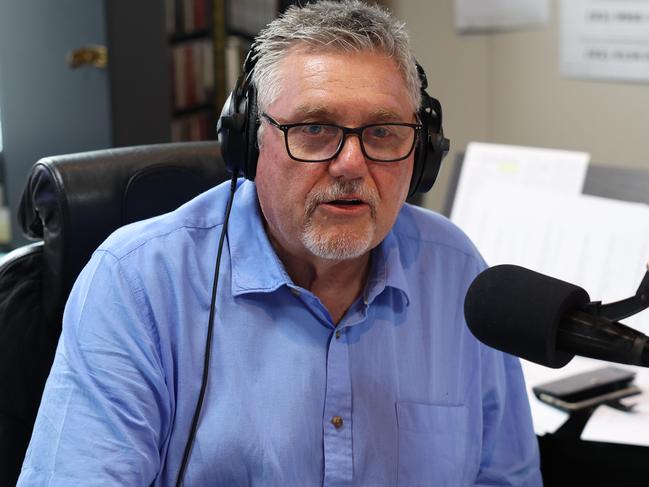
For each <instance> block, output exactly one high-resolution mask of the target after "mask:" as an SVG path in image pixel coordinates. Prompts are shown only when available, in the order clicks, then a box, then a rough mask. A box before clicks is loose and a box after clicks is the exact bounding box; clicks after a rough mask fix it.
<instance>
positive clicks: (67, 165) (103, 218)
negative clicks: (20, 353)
mask: <svg viewBox="0 0 649 487" xmlns="http://www.w3.org/2000/svg"><path fill="white" fill-rule="evenodd" d="M228 178H229V175H228V173H227V171H226V169H225V165H224V164H223V161H222V159H221V152H220V150H219V146H218V143H216V142H189V143H175V144H157V145H147V146H137V147H124V148H116V149H105V150H98V151H92V152H83V153H77V154H67V155H61V156H53V157H46V158H43V159H41V160H40V161H38V162H37V163H36V164H35V165H34V166H33V167H32V169H31V171H30V173H29V175H28V179H27V183H26V185H25V188H24V190H23V194H22V197H21V201H20V206H19V209H18V221H19V223H20V225H21V227H22V229H23V231H24V232H25V234H26V235H27V236H28V237H30V238H35V239H43V241H44V269H43V282H44V286H46V287H45V288H44V293H46V294H49V295H50V296H47V299H48V301H50V305H49V306H47V305H46V307H49V308H51V309H50V311H51V312H62V310H63V306H64V304H65V300H66V299H67V296H68V294H69V292H70V289H71V287H72V284H73V283H74V281H75V279H76V277H77V275H78V274H79V272H80V271H81V269H82V268H83V266H84V265H85V264H86V263H87V262H88V260H89V259H90V256H91V254H92V252H93V251H94V250H95V249H96V248H97V247H98V246H99V244H100V243H101V242H102V241H103V240H105V239H106V237H108V235H110V234H111V233H112V232H113V231H114V230H116V229H117V228H119V227H121V226H123V225H125V224H127V223H131V222H134V221H137V220H142V219H144V218H149V217H152V216H156V215H160V214H162V213H166V212H168V211H172V210H174V209H176V208H177V207H178V206H180V205H181V204H183V203H185V202H186V201H188V200H190V199H191V198H193V197H194V196H196V195H198V194H199V193H201V192H203V191H206V190H207V189H209V188H211V187H212V186H215V185H216V184H218V183H220V182H222V181H224V180H226V179H228ZM46 311H47V310H46Z"/></svg>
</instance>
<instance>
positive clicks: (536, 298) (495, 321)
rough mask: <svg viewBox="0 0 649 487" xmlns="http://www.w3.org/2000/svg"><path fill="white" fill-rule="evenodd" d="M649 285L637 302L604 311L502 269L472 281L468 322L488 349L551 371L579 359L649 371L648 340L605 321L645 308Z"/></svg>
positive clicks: (557, 285)
mask: <svg viewBox="0 0 649 487" xmlns="http://www.w3.org/2000/svg"><path fill="white" fill-rule="evenodd" d="M648 275H649V274H648ZM647 285H649V278H648V277H645V279H644V280H643V283H642V284H641V286H640V288H639V290H638V294H637V295H636V297H632V298H629V299H627V300H624V301H620V302H618V303H612V304H609V305H604V306H602V305H601V303H599V302H595V303H591V302H590V297H589V296H588V293H587V292H586V291H585V290H584V289H582V288H581V287H579V286H575V285H574V284H570V283H568V282H564V281H561V280H559V279H555V278H553V277H549V276H546V275H543V274H539V273H538V272H534V271H531V270H529V269H525V268H524V267H519V266H515V265H508V264H507V265H499V266H494V267H491V268H489V269H486V270H485V271H483V272H482V273H480V274H479V275H478V276H477V277H476V278H475V279H474V281H473V283H472V284H471V286H470V287H469V290H468V292H467V294H466V298H465V300H464V316H465V318H466V322H467V324H468V325H469V329H470V330H471V332H472V333H473V335H475V337H476V338H477V339H478V340H480V341H481V342H483V343H484V344H486V345H489V346H490V347H493V348H496V349H498V350H501V351H503V352H507V353H509V354H512V355H516V356H518V357H521V358H524V359H526V360H529V361H531V362H536V363H537V364H541V365H545V366H547V367H553V368H560V367H563V366H564V365H566V364H567V363H568V362H570V360H572V358H573V357H574V356H575V355H582V356H584V357H591V358H596V359H600V360H606V361H609V362H617V363H622V364H630V365H641V366H643V367H649V337H647V336H646V335H644V334H643V333H640V332H639V331H637V330H634V329H633V328H630V327H628V326H626V325H624V324H622V323H619V322H617V321H615V320H612V319H611V317H610V316H606V311H607V309H608V310H609V311H613V310H614V311H615V312H617V313H619V316H623V317H624V316H630V315H631V314H633V313H630V312H629V310H631V309H632V310H634V311H635V312H637V311H639V310H641V309H644V308H646V307H647V304H646V302H647V299H649V296H648V295H647V293H646V292H645V291H646V290H645V287H646V286H647ZM643 286H644V287H643ZM641 290H643V292H642V293H641ZM622 308H624V311H622Z"/></svg>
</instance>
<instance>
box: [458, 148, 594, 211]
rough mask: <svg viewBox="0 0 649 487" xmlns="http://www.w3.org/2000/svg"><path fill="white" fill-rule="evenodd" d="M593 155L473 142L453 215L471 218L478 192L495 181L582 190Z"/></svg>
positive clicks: (563, 191)
mask: <svg viewBox="0 0 649 487" xmlns="http://www.w3.org/2000/svg"><path fill="white" fill-rule="evenodd" d="M589 160H590V156H589V155H588V154H587V153H585V152H573V151H563V150H555V149H539V148H535V147H520V146H513V145H502V144H486V143H481V142H471V143H470V144H469V145H468V146H467V150H466V153H465V156H464V162H463V165H462V174H461V175H460V180H459V182H458V186H457V190H456V193H455V200H454V202H453V211H452V214H451V219H452V220H453V221H455V222H456V223H457V222H463V221H464V220H465V218H471V213H473V211H474V210H475V204H476V202H478V204H482V203H483V202H481V201H480V200H477V199H476V198H475V196H476V194H478V193H479V192H480V191H482V190H484V189H488V188H489V187H491V186H493V185H499V186H500V185H504V186H509V187H512V188H529V189H538V190H544V191H548V192H551V193H559V194H580V193H581V191H582V188H583V187H584V179H585V178H586V170H587V169H588V161H589Z"/></svg>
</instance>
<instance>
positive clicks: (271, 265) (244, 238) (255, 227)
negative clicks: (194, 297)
mask: <svg viewBox="0 0 649 487" xmlns="http://www.w3.org/2000/svg"><path fill="white" fill-rule="evenodd" d="M262 218H263V216H262V215H261V210H260V209H259V203H258V200H257V190H256V187H255V185H254V183H253V182H251V181H244V182H243V183H242V184H241V185H240V186H239V189H238V190H237V192H236V193H235V197H234V203H233V205H232V215H231V218H230V223H229V224H228V242H229V247H230V255H231V268H232V295H233V296H238V295H240V294H246V293H255V292H262V293H263V292H273V291H275V290H277V289H278V288H280V287H282V286H285V285H286V286H294V284H293V281H292V280H291V278H290V276H289V275H288V274H287V273H286V270H285V269H284V266H283V264H282V262H281V261H280V260H279V257H278V256H277V254H276V253H275V250H274V249H273V247H272V245H271V243H270V240H269V239H268V235H267V234H266V230H265V229H264V225H263V223H262ZM386 287H391V288H395V289H397V290H399V291H401V292H402V293H403V295H404V297H405V299H406V304H409V303H410V299H409V294H410V292H409V287H408V281H407V280H406V276H405V272H404V269H403V265H402V262H401V257H400V254H399V246H398V242H397V238H396V237H395V236H394V234H393V232H392V231H390V233H388V235H387V237H386V238H385V239H384V240H383V242H381V244H380V245H379V246H378V247H377V248H375V249H374V250H373V251H372V269H371V271H370V277H369V280H368V283H367V286H366V291H365V302H366V303H368V304H369V303H371V302H372V301H374V299H375V298H376V297H377V296H378V295H379V294H381V293H382V292H383V290H384V289H385V288H386Z"/></svg>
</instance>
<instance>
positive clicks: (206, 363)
mask: <svg viewBox="0 0 649 487" xmlns="http://www.w3.org/2000/svg"><path fill="white" fill-rule="evenodd" d="M236 190H237V173H236V172H233V174H232V180H231V181H230V197H229V198H228V204H227V206H226V208H225V217H224V219H223V227H222V228H221V237H220V239H219V247H218V251H217V255H216V264H215V266H214V279H213V281H212V283H213V284H212V300H211V302H210V315H209V318H208V323H207V337H206V339H205V357H204V360H203V380H202V382H201V390H200V393H199V395H198V402H197V403H196V409H195V410H194V417H193V419H192V425H191V428H190V430H189V437H188V438H187V443H186V444H185V451H184V453H183V459H182V462H181V464H180V469H179V470H178V477H177V478H176V487H180V486H181V485H182V483H183V477H184V476H185V470H186V468H187V464H188V463H189V455H190V453H191V450H192V446H193V444H194V438H195V437H196V430H197V429H198V420H199V418H200V415H201V408H202V407H203V399H204V398H205V391H206V390H207V378H208V374H209V367H210V358H211V355H212V335H213V330H214V315H215V309H216V289H217V287H218V283H219V268H220V267H221V254H222V252H223V243H224V241H225V237H226V235H227V232H228V221H229V220H230V210H232V201H233V200H234V192H235V191H236Z"/></svg>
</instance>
